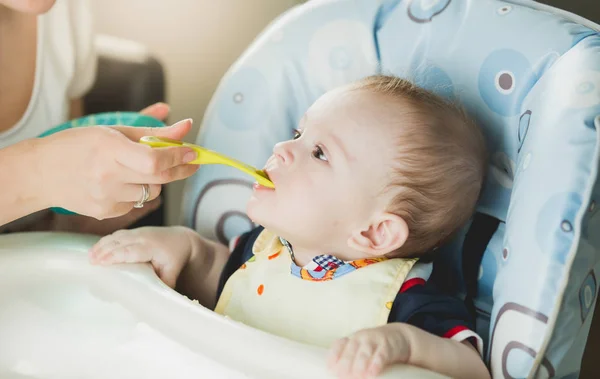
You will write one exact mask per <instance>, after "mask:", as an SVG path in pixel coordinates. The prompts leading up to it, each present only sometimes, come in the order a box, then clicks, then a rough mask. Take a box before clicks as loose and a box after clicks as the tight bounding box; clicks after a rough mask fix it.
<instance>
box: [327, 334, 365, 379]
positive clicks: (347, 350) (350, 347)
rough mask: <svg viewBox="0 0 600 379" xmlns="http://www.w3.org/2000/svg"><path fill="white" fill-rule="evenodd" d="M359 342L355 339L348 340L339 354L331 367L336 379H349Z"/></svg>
mask: <svg viewBox="0 0 600 379" xmlns="http://www.w3.org/2000/svg"><path fill="white" fill-rule="evenodd" d="M359 345H360V344H359V342H358V341H357V340H356V339H348V340H347V341H346V343H345V344H344V346H343V350H342V351H341V353H340V354H339V358H338V360H337V362H336V363H335V365H334V367H333V371H334V372H335V373H336V375H337V376H338V378H348V377H350V374H351V371H352V365H353V363H354V360H355V358H356V353H357V352H358V349H359Z"/></svg>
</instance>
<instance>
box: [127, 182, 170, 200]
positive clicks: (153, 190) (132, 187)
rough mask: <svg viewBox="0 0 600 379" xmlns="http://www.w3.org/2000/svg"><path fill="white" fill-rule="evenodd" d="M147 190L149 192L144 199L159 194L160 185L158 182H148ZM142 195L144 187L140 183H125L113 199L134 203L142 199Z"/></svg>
mask: <svg viewBox="0 0 600 379" xmlns="http://www.w3.org/2000/svg"><path fill="white" fill-rule="evenodd" d="M148 190H149V192H150V193H149V196H148V199H146V201H152V200H154V199H156V198H157V197H158V196H159V195H160V192H161V191H162V186H161V185H160V184H150V185H148ZM143 195H144V189H143V187H142V184H125V185H123V186H122V188H121V189H120V191H119V193H118V194H117V197H116V198H115V201H119V202H123V203H136V202H138V201H140V200H142V196H143Z"/></svg>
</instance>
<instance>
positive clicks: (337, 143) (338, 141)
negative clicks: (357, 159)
mask: <svg viewBox="0 0 600 379" xmlns="http://www.w3.org/2000/svg"><path fill="white" fill-rule="evenodd" d="M328 137H329V139H330V140H331V141H332V142H333V144H334V146H336V147H337V148H338V150H340V151H341V152H342V154H343V155H344V158H346V161H350V160H352V156H351V155H349V154H348V152H347V151H346V149H345V148H344V144H343V143H342V140H341V139H340V138H339V137H338V136H336V135H335V134H333V133H331V134H329V136H328Z"/></svg>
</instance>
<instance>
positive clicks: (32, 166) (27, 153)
mask: <svg viewBox="0 0 600 379" xmlns="http://www.w3.org/2000/svg"><path fill="white" fill-rule="evenodd" d="M44 145H45V144H44V141H42V140H41V139H38V138H33V139H29V140H25V141H22V142H21V143H18V144H16V145H15V147H17V148H19V151H18V153H17V154H18V162H19V166H20V167H17V170H16V175H18V176H19V181H20V183H22V184H21V185H20V188H21V189H22V191H23V196H22V199H23V201H24V202H27V203H28V204H29V206H30V207H32V208H33V211H34V212H35V211H39V210H42V209H46V208H49V207H50V206H51V205H52V201H51V198H52V196H51V195H52V194H51V192H50V191H51V189H52V186H51V183H48V181H47V180H46V170H47V162H48V156H47V155H45V154H44Z"/></svg>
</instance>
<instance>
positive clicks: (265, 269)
mask: <svg viewBox="0 0 600 379" xmlns="http://www.w3.org/2000/svg"><path fill="white" fill-rule="evenodd" d="M253 253H254V256H253V257H252V258H251V259H249V260H248V262H246V263H245V264H244V265H242V267H240V268H239V269H238V270H237V271H236V272H235V273H234V274H233V275H231V277H230V278H229V279H228V280H227V282H226V283H225V287H224V288H223V292H222V294H221V296H220V298H219V301H218V303H217V306H216V308H215V312H217V313H220V314H222V315H226V316H229V317H231V318H232V319H234V320H237V321H240V322H242V323H244V324H246V325H249V326H252V327H255V328H257V329H261V330H264V331H266V332H269V333H272V334H276V335H279V336H282V337H286V338H290V339H293V340H296V341H299V342H304V343H308V344H312V345H317V346H322V347H328V346H329V345H330V344H331V343H332V342H333V341H335V340H336V339H339V338H342V337H345V336H348V335H350V334H352V333H354V332H356V331H358V330H361V329H365V328H371V327H376V326H380V325H384V324H386V323H387V320H388V315H389V313H390V309H391V306H392V303H393V301H394V299H395V297H396V295H397V294H398V291H399V290H400V287H401V286H402V283H403V282H404V280H405V279H406V276H407V274H408V272H409V271H410V270H411V268H412V267H413V265H414V264H415V262H416V259H399V258H395V259H387V260H384V259H371V260H359V261H354V262H350V263H349V264H347V265H344V266H342V267H344V269H345V270H348V269H350V270H351V271H350V272H348V273H346V274H344V275H341V276H339V277H336V278H333V271H327V272H326V275H325V276H324V277H323V278H319V279H315V278H312V277H311V275H310V273H309V272H307V270H304V269H299V268H298V267H297V266H295V264H293V262H292V259H291V257H290V254H289V252H288V251H287V249H285V248H284V247H283V245H282V244H281V242H280V240H279V238H278V237H277V236H276V235H274V234H273V233H271V232H269V231H267V230H264V231H263V232H262V233H261V234H260V235H259V236H258V238H257V239H256V242H255V243H254V246H253ZM293 266H294V267H296V269H297V270H299V273H300V275H301V276H302V278H304V279H301V278H300V277H298V276H295V275H293V274H292V272H291V268H292V267H293Z"/></svg>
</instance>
